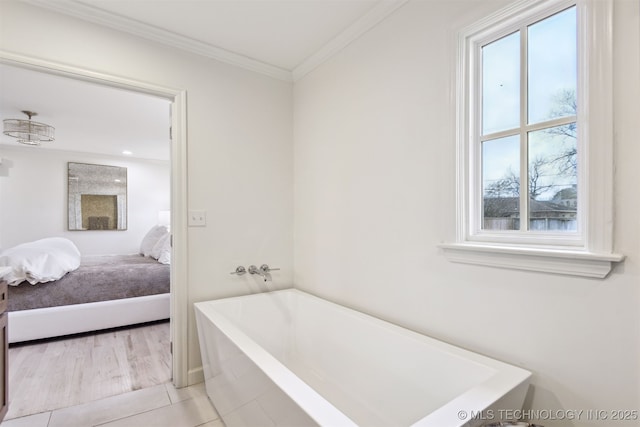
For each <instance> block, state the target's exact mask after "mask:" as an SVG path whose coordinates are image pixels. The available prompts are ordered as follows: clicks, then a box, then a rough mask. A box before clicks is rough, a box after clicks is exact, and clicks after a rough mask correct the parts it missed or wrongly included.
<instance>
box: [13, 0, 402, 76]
mask: <svg viewBox="0 0 640 427" xmlns="http://www.w3.org/2000/svg"><path fill="white" fill-rule="evenodd" d="M23 1H25V2H27V3H31V4H34V5H36V6H39V7H43V8H47V9H51V10H54V11H57V12H60V13H64V14H67V15H71V16H75V17H77V18H80V19H84V20H87V21H91V22H95V23H98V24H101V25H104V26H108V27H112V28H116V29H118V30H121V31H125V32H129V33H132V34H135V35H137V36H140V37H144V38H148V39H151V40H154V41H157V42H160V43H163V44H167V45H172V46H174V47H178V48H180V49H184V50H187V51H192V52H194V53H198V54H201V55H205V56H209V57H213V58H215V59H218V60H221V61H224V62H229V63H232V64H234V65H239V66H242V67H245V68H249V69H252V70H254V71H258V72H262V73H264V74H268V75H271V76H273V77H277V78H280V79H283V80H296V79H298V78H300V77H301V76H303V75H304V74H306V73H308V72H309V71H311V70H312V69H313V68H315V67H316V66H317V65H319V64H320V63H322V62H323V61H324V60H326V59H327V58H328V57H330V56H331V55H332V54H333V53H335V52H337V51H339V50H340V49H342V48H343V47H344V46H346V45H347V44H349V43H350V42H351V41H353V40H354V39H356V38H357V37H359V36H360V35H361V34H363V33H364V32H366V31H368V30H369V29H370V28H372V27H373V26H375V25H377V24H378V23H379V22H380V21H382V20H383V19H385V18H386V17H387V16H388V15H390V14H391V13H392V12H393V11H394V10H396V9H397V8H398V7H400V6H402V5H403V4H404V3H406V2H407V1H408V0H23Z"/></svg>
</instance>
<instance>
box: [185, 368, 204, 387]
mask: <svg viewBox="0 0 640 427" xmlns="http://www.w3.org/2000/svg"><path fill="white" fill-rule="evenodd" d="M203 381H204V372H203V371H202V366H198V367H197V368H195V369H189V372H188V373H187V384H189V385H194V384H198V383H201V382H203Z"/></svg>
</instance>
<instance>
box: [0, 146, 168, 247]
mask: <svg viewBox="0 0 640 427" xmlns="http://www.w3.org/2000/svg"><path fill="white" fill-rule="evenodd" d="M0 157H2V159H3V162H2V164H1V165H0V205H1V206H2V207H3V209H2V210H0V248H2V249H6V248H9V247H11V246H14V245H17V244H20V243H24V242H28V241H31V240H36V239H42V238H44V237H66V238H68V239H70V240H71V241H73V242H74V243H75V244H76V246H78V249H80V252H81V253H82V254H83V255H92V254H131V253H137V252H138V251H139V249H140V242H141V241H142V238H143V237H144V235H145V234H146V233H147V231H149V229H150V228H151V227H152V226H154V225H155V224H156V223H157V222H158V211H161V210H168V209H169V206H170V198H169V196H170V192H169V184H170V181H169V172H170V167H169V163H168V162H160V161H146V160H136V159H123V158H117V157H106V156H99V155H93V154H87V153H76V152H65V151H56V150H44V149H40V148H36V147H19V146H16V147H12V146H0ZM68 162H79V163H93V164H102V165H110V166H122V167H126V168H127V179H128V186H127V190H128V218H127V222H128V227H127V230H126V231H68V227H67V216H68V215H67V195H68V193H67V163H68Z"/></svg>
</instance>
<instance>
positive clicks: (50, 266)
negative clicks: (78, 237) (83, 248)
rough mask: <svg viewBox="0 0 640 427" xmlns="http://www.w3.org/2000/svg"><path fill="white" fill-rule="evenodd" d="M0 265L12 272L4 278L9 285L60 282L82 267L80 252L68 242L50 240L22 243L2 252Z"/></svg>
mask: <svg viewBox="0 0 640 427" xmlns="http://www.w3.org/2000/svg"><path fill="white" fill-rule="evenodd" d="M0 266H9V267H11V268H12V270H11V272H10V273H8V274H5V275H4V276H3V280H5V281H6V282H7V283H8V284H9V285H12V286H16V285H18V284H20V283H21V282H22V281H24V280H26V281H28V282H29V283H31V284H32V285H35V284H36V283H44V282H51V281H53V280H58V279H60V278H61V277H62V276H64V275H65V274H67V273H68V272H70V271H73V270H75V269H77V268H78V267H79V266H80V251H79V250H78V248H77V247H76V245H74V244H73V242H72V241H71V240H69V239H65V238H62V237H50V238H47V239H41V240H36V241H34V242H29V243H23V244H21V245H17V246H14V247H13V248H9V249H7V250H5V251H3V252H0Z"/></svg>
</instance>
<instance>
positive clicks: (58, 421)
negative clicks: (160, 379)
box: [1, 383, 224, 427]
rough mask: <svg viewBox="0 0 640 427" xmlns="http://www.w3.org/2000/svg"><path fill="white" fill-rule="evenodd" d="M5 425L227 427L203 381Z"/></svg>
mask: <svg viewBox="0 0 640 427" xmlns="http://www.w3.org/2000/svg"><path fill="white" fill-rule="evenodd" d="M1 425H2V427H97V426H100V427H152V426H153V427H196V426H202V427H224V423H223V422H222V420H220V418H219V416H218V413H217V412H216V410H215V409H214V408H213V405H212V404H211V402H210V401H209V398H208V397H207V395H206V392H205V390H204V383H201V384H196V385H193V386H191V387H186V388H182V389H176V388H175V387H174V386H173V385H172V384H171V383H166V384H161V385H158V386H154V387H150V388H145V389H141V390H136V391H132V392H129V393H124V394H119V395H117V396H112V397H107V398H105V399H100V400H96V401H93V402H89V403H84V404H81V405H76V406H70V407H68V408H62V409H56V410H53V411H47V412H42V413H39V414H35V415H29V416H26V417H22V418H14V419H11V420H6V421H4V422H3V423H2V424H1Z"/></svg>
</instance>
